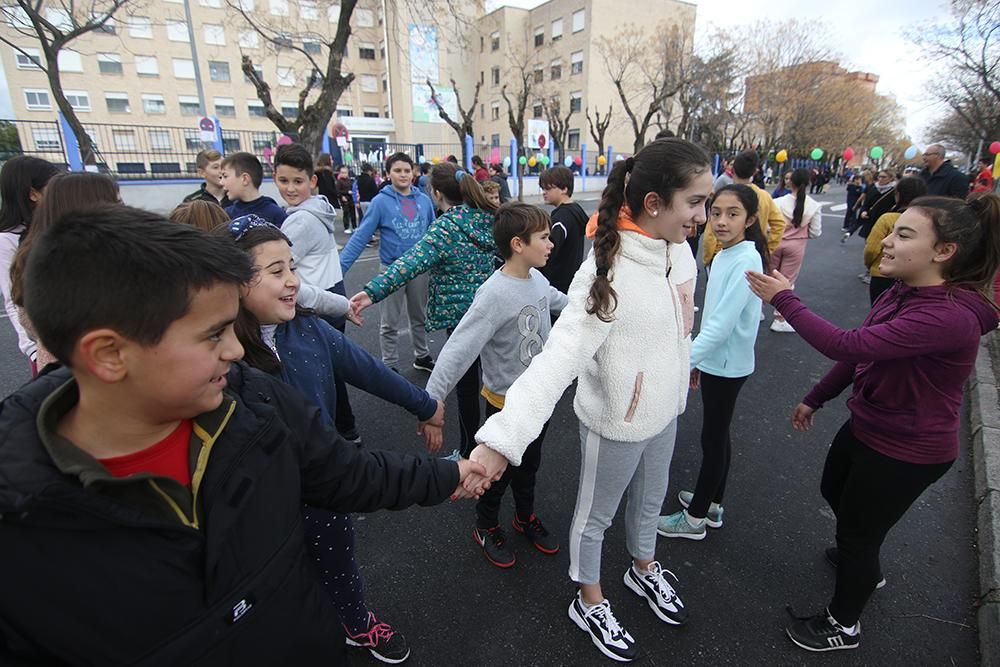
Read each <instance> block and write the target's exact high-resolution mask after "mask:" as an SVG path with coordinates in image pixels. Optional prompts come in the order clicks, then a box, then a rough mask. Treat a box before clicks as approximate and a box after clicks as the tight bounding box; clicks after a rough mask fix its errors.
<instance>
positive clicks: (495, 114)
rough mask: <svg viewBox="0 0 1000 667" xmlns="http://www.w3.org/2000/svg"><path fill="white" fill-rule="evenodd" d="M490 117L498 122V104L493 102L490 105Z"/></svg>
mask: <svg viewBox="0 0 1000 667" xmlns="http://www.w3.org/2000/svg"><path fill="white" fill-rule="evenodd" d="M490 117H491V118H492V119H493V120H500V103H499V102H494V103H493V104H491V105H490Z"/></svg>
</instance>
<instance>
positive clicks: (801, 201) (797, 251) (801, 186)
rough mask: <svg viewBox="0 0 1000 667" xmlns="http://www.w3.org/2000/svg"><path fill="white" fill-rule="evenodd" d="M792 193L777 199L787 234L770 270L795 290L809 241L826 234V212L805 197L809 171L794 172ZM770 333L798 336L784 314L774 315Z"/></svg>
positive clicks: (773, 256)
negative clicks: (824, 230) (824, 228)
mask: <svg viewBox="0 0 1000 667" xmlns="http://www.w3.org/2000/svg"><path fill="white" fill-rule="evenodd" d="M790 187H791V190H792V191H791V192H789V193H788V194H787V195H785V196H784V197H779V198H778V199H776V200H775V202H774V203H775V204H776V205H777V206H778V210H780V211H781V215H783V216H784V218H785V231H784V232H782V235H781V243H780V244H778V248H777V249H776V250H775V251H774V255H772V256H771V268H772V269H776V270H778V271H780V272H781V274H782V275H783V276H785V278H787V279H788V282H790V283H791V284H792V287H793V288H794V287H795V281H796V280H797V279H798V277H799V272H800V271H802V260H803V259H805V256H806V241H808V240H809V239H814V238H817V237H819V235H820V234H822V233H823V211H822V207H821V206H820V205H819V202H817V201H816V200H815V199H813V198H812V197H810V196H809V195H807V194H806V188H808V187H809V170H808V169H796V170H795V171H793V172H792V180H791V184H790ZM771 331H777V332H778V333H795V329H793V328H792V325H790V324H789V323H788V322H786V321H785V319H784V318H783V317H782V316H781V313H778V312H775V313H774V321H773V322H771Z"/></svg>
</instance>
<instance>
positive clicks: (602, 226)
mask: <svg viewBox="0 0 1000 667" xmlns="http://www.w3.org/2000/svg"><path fill="white" fill-rule="evenodd" d="M631 160H632V158H629V159H628V160H625V161H624V162H619V163H618V164H616V165H615V166H614V168H613V169H612V170H611V173H610V174H609V175H608V184H607V185H606V186H605V188H604V192H603V193H602V194H601V203H600V205H599V206H598V208H597V232H596V233H595V234H594V262H595V263H596V264H597V277H595V278H594V282H593V283H591V285H590V298H589V299H588V300H587V314H588V315H597V318H598V319H599V320H601V321H602V322H610V321H611V314H612V313H613V312H614V310H615V307H616V306H617V305H618V295H617V294H616V293H615V290H614V288H613V287H612V286H611V276H610V275H609V272H610V271H611V266H612V264H613V263H614V261H615V257H617V255H618V251H619V250H620V249H621V235H620V234H619V233H618V215H619V213H620V212H621V208H622V205H624V203H625V176H626V175H627V174H628V172H629V167H630V166H632V165H634V162H632V163H631V164H629V163H630V161H631Z"/></svg>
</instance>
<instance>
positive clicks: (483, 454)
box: [469, 445, 509, 482]
mask: <svg viewBox="0 0 1000 667" xmlns="http://www.w3.org/2000/svg"><path fill="white" fill-rule="evenodd" d="M469 460H470V461H475V462H477V463H481V464H482V465H483V467H484V468H486V476H487V477H488V478H489V479H490V480H492V481H494V482H495V481H497V480H499V479H500V476H501V475H503V473H504V471H505V470H507V465H508V464H509V462H508V461H507V459H505V458H504V457H503V454H500V453H498V452H496V451H494V450H492V449H490V448H489V447H487V446H486V445H477V446H476V448H475V449H473V450H472V454H470V455H469Z"/></svg>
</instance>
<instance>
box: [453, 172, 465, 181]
mask: <svg viewBox="0 0 1000 667" xmlns="http://www.w3.org/2000/svg"><path fill="white" fill-rule="evenodd" d="M465 176H466V173H465V172H464V171H462V170H461V169H459V170H458V171H456V172H455V181H457V182H458V183H461V182H462V179H463V178H465Z"/></svg>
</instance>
